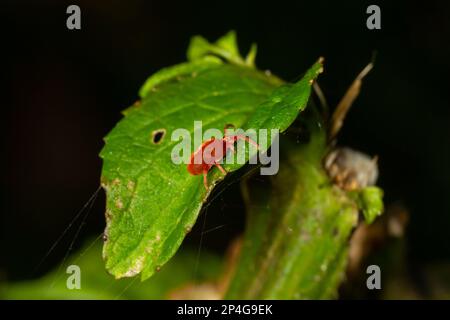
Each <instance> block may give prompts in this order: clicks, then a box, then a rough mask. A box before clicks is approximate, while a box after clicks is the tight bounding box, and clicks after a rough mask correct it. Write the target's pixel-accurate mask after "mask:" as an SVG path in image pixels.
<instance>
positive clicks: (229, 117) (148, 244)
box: [101, 34, 322, 280]
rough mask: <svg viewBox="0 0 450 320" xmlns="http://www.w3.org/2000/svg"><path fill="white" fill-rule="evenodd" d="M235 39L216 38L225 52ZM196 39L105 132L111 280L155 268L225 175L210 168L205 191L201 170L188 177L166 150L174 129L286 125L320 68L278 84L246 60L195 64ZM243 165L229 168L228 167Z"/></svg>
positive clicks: (144, 276)
mask: <svg viewBox="0 0 450 320" xmlns="http://www.w3.org/2000/svg"><path fill="white" fill-rule="evenodd" d="M195 39H197V40H195ZM233 39H235V38H234V36H233V35H232V34H231V35H228V36H226V37H225V38H223V39H221V40H219V41H218V42H217V44H216V46H217V47H220V48H221V50H227V52H228V53H229V56H228V57H232V56H234V54H235V53H236V52H237V49H236V50H234V49H233V43H235V40H233ZM201 43H202V40H199V38H194V44H192V45H191V46H190V59H191V60H193V61H192V62H190V64H187V65H184V66H182V67H174V68H172V69H170V71H164V72H165V75H164V76H157V77H156V78H154V79H157V80H153V83H157V87H155V86H154V85H153V83H152V81H150V80H149V81H150V83H151V84H150V85H148V87H150V88H153V89H151V90H148V89H143V90H141V93H142V96H143V97H144V98H143V99H142V101H141V103H140V105H138V106H134V107H132V108H129V109H128V110H127V111H126V117H125V118H124V119H122V120H121V121H120V122H119V123H118V124H117V125H116V127H115V128H114V129H113V130H112V131H111V132H110V133H109V134H108V135H107V137H106V138H105V142H106V144H105V147H104V149H103V150H102V152H101V157H102V158H103V171H102V186H103V188H104V189H105V190H106V194H107V208H106V223H107V226H106V230H105V234H106V236H107V241H106V242H105V244H104V248H103V256H104V259H105V262H106V269H107V270H108V271H109V272H110V273H111V274H113V275H114V276H115V277H116V278H121V277H130V276H134V275H136V274H138V273H141V274H142V279H143V280H145V279H147V278H148V277H150V276H151V275H152V274H153V273H154V272H155V271H157V270H159V269H160V268H161V266H162V265H163V264H165V263H166V262H167V261H168V260H169V259H170V258H171V257H172V256H173V255H174V253H175V252H176V251H177V249H178V247H179V246H180V244H181V242H182V240H183V239H184V237H185V235H186V233H188V232H189V231H190V230H191V228H192V226H193V225H194V223H195V221H196V219H197V216H198V214H199V212H200V210H201V207H202V205H203V203H205V201H206V200H207V197H208V195H209V193H210V192H211V190H212V188H213V187H214V185H215V184H216V183H218V182H219V181H220V180H222V179H223V175H222V174H221V173H220V172H218V171H217V170H216V169H213V170H211V172H210V173H209V174H208V179H209V186H210V187H209V189H208V190H205V188H204V186H203V183H202V178H201V176H193V175H190V174H189V173H188V172H187V170H186V165H176V164H174V163H173V162H172V160H171V150H172V148H173V147H174V146H175V145H176V144H177V143H178V141H171V135H172V133H173V132H174V130H176V129H178V128H185V129H187V130H188V131H189V133H190V134H191V136H192V135H193V133H194V128H193V123H194V121H198V120H201V121H202V122H203V130H207V129H209V128H218V129H221V128H224V127H225V125H226V124H233V125H234V126H235V127H236V128H243V129H244V130H246V129H248V128H252V129H255V130H258V129H260V128H267V129H270V128H278V129H280V130H281V131H283V130H285V129H286V128H287V127H288V126H289V125H290V124H291V123H292V122H293V121H294V119H295V118H296V117H297V114H298V112H299V111H301V110H303V109H304V108H305V106H306V103H307V101H308V97H309V95H310V91H311V88H310V87H311V84H312V81H313V80H314V79H315V78H316V77H317V75H318V73H319V72H320V71H321V68H322V64H321V62H317V63H316V64H315V65H314V66H313V67H312V68H311V69H310V70H308V71H307V73H306V74H305V76H304V77H303V79H302V80H300V81H299V82H298V83H297V84H294V85H283V86H281V87H279V86H280V84H281V83H282V82H281V81H280V80H279V79H278V78H276V77H274V76H271V75H267V74H265V73H262V72H260V71H258V70H256V69H253V68H249V67H247V66H242V65H236V64H228V63H217V62H213V63H212V64H208V65H207V66H206V65H205V64H204V62H201V63H200V64H201V67H200V68H198V69H196V68H195V66H194V65H193V63H197V61H203V60H201V59H204V58H201V57H202V56H203V54H201V50H200V49H199V48H201V47H202V46H203V45H204V43H203V44H201ZM192 48H196V49H195V50H194V49H192ZM193 52H194V53H193ZM233 59H234V58H233ZM177 70H178V71H180V75H179V76H175V74H176V71H177ZM186 70H189V72H186ZM158 78H159V79H162V81H159V80H158ZM277 87H279V88H278V89H277V90H275V91H274V89H275V88H277ZM272 92H273V94H272ZM155 133H158V134H159V135H160V137H161V135H163V136H162V138H161V139H160V141H158V143H155V142H154V141H153V139H152V137H153V136H154V135H155ZM196 147H198V145H196V146H194V148H196ZM192 150H194V149H192ZM240 167H242V164H241V165H233V166H230V167H229V171H233V170H237V169H238V168H240Z"/></svg>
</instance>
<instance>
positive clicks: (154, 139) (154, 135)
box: [152, 129, 166, 144]
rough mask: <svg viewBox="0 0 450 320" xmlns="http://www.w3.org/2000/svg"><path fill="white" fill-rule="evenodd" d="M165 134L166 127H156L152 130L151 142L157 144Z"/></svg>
mask: <svg viewBox="0 0 450 320" xmlns="http://www.w3.org/2000/svg"><path fill="white" fill-rule="evenodd" d="M165 135H166V129H158V130H155V131H153V132H152V142H153V143H154V144H159V143H161V142H162V140H163V139H164V136H165Z"/></svg>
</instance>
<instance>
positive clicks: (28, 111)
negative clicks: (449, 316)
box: [0, 0, 450, 280]
mask: <svg viewBox="0 0 450 320" xmlns="http://www.w3.org/2000/svg"><path fill="white" fill-rule="evenodd" d="M70 4H78V5H79V6H80V7H81V20H82V29H81V30H79V31H75V30H72V31H71V30H68V29H67V28H66V18H67V16H68V15H67V14H66V8H67V6H68V5H70ZM369 4H378V5H380V7H381V12H382V29H381V30H373V31H371V30H368V29H367V28H366V19H367V16H368V15H367V14H366V8H367V6H368V5H369ZM0 6H1V16H0V19H1V24H2V27H1V32H2V39H1V43H2V52H3V53H4V54H6V56H5V57H4V58H3V59H2V60H3V62H4V66H3V68H2V71H1V74H2V76H3V78H4V80H6V87H4V88H5V89H6V90H5V95H4V96H3V103H2V110H1V112H2V119H3V120H4V121H3V122H4V123H3V125H2V128H1V129H2V138H3V142H4V144H5V149H6V150H5V152H4V155H3V157H2V169H3V172H2V184H1V196H2V206H1V214H2V217H1V248H0V261H1V262H0V278H2V279H7V280H22V279H29V278H33V277H37V276H39V275H41V274H43V273H44V272H46V271H48V270H49V269H50V268H51V267H53V266H55V264H57V262H58V261H60V260H61V259H62V257H63V256H64V255H65V254H66V253H67V252H68V248H69V246H70V242H71V240H72V239H73V236H74V234H75V233H76V230H77V226H78V225H79V224H80V222H79V221H78V223H77V224H76V225H75V227H72V228H71V229H70V230H69V232H68V233H66V234H65V235H64V237H63V239H62V241H61V242H59V244H58V246H56V248H55V250H54V251H53V252H52V253H51V254H50V255H49V256H48V257H46V258H45V259H44V262H43V264H42V265H40V266H39V268H38V269H37V270H35V268H36V266H38V265H39V262H40V261H41V260H42V258H43V257H44V256H45V252H46V251H47V250H48V249H49V248H50V247H51V246H52V244H53V243H54V242H55V240H56V239H58V237H59V236H60V235H61V234H62V233H63V231H64V230H65V229H66V227H67V226H68V225H69V223H70V221H71V219H72V218H73V217H74V216H75V215H76V213H77V212H78V210H80V209H81V208H82V207H83V205H84V204H85V203H86V201H87V200H88V199H89V198H90V196H91V195H92V194H93V193H94V192H95V190H96V189H97V188H98V186H99V178H100V171H101V160H100V159H99V157H98V153H99V151H100V150H101V148H102V146H103V141H102V137H104V136H105V135H106V134H107V133H108V131H109V130H111V129H112V128H113V126H114V125H115V123H116V122H117V121H118V120H119V119H120V118H121V114H120V111H121V110H123V109H124V108H126V107H127V106H129V105H131V104H132V103H133V102H134V101H135V100H136V99H137V91H138V89H139V87H140V85H141V84H142V83H143V82H144V80H145V79H146V78H147V77H148V76H149V75H150V74H151V73H153V72H155V71H157V70H158V69H160V68H162V67H165V66H170V65H173V64H176V63H179V62H182V61H184V60H185V52H186V48H187V45H188V43H189V38H190V37H191V36H193V35H196V34H201V35H203V36H205V37H206V38H207V39H209V40H215V39H216V38H218V37H219V36H221V35H223V34H225V33H226V32H227V31H229V30H231V29H234V30H236V31H237V33H238V39H239V43H240V47H241V51H242V52H243V53H246V52H247V50H248V48H249V46H250V44H251V42H253V41H254V42H256V43H257V44H258V49H259V52H258V55H257V61H256V62H257V65H258V66H259V67H260V68H262V69H270V70H271V71H272V72H273V73H275V74H277V75H279V76H281V77H283V78H284V79H287V80H293V79H296V78H297V77H298V76H299V75H301V73H302V72H304V71H305V70H306V68H307V67H308V66H309V65H311V64H312V63H313V62H314V61H315V60H316V59H317V58H318V57H319V56H324V57H325V59H326V60H325V72H324V74H322V75H321V77H320V80H319V83H320V85H321V87H322V90H323V91H324V92H325V94H326V96H327V98H328V100H329V103H330V105H332V106H334V105H335V104H336V103H337V102H338V100H339V98H340V97H341V96H342V95H343V93H344V92H345V90H346V89H347V87H348V86H349V85H350V83H351V81H352V80H353V79H354V77H355V76H356V74H357V73H359V71H360V70H361V69H362V68H363V67H364V66H365V65H366V64H367V63H368V62H369V61H370V59H371V57H372V53H373V51H374V50H376V51H377V60H376V65H375V69H374V70H373V72H371V73H370V74H369V76H368V77H367V78H366V80H365V82H364V85H363V90H362V94H361V96H360V97H359V98H358V100H357V102H356V104H355V105H354V107H353V109H352V110H351V112H350V114H349V116H348V118H347V120H346V123H345V127H344V129H343V131H342V133H341V135H340V140H339V141H340V144H342V145H349V146H351V147H353V148H356V149H359V150H362V151H364V152H367V153H369V154H371V155H375V154H377V155H379V159H380V160H379V165H380V172H381V175H380V179H379V185H380V186H381V187H382V188H383V189H384V190H385V201H386V204H388V205H389V204H392V203H402V204H403V205H404V206H405V207H406V208H407V209H408V211H409V213H410V223H409V227H408V230H407V235H406V239H407V248H408V261H409V262H410V264H411V265H412V266H418V267H420V266H421V265H424V264H428V263H433V262H435V261H438V262H439V261H449V260H450V237H449V229H450V228H449V227H450V200H449V199H448V198H449V196H450V194H449V191H450V170H449V169H450V166H449V164H450V143H449V140H450V139H449V137H450V108H449V102H450V101H449V94H448V91H449V89H450V87H449V76H450V72H449V71H450V59H449V57H450V41H449V39H450V18H449V17H450V16H449V14H448V13H449V7H450V2H447V1H442V2H435V1H426V2H412V1H389V2H380V1H372V2H365V1H346V2H345V3H344V2H343V1H292V2H282V1H272V2H262V1H254V2H250V1H243V0H242V1H239V2H229V1H222V2H220V1H209V2H205V3H197V2H193V1H180V2H178V3H172V2H166V1H164V2H163V1H160V2H151V1H92V0H89V1H88V0H86V1H71V2H66V1H39V2H38V1H33V2H32V1H29V2H26V1H14V2H12V1H11V2H8V1H6V2H5V1H2V4H1V5H0ZM5 98H6V99H5ZM236 194H237V192H236V188H235V187H234V186H233V187H231V188H229V190H227V191H226V192H224V193H223V194H221V196H220V197H218V200H217V201H216V203H215V204H214V205H213V206H212V207H211V210H209V213H208V221H207V228H210V227H214V226H217V225H225V226H223V227H222V228H220V229H218V230H216V231H214V232H210V233H208V234H207V236H205V237H204V239H203V242H204V244H203V245H204V246H205V247H210V248H213V249H217V250H223V249H224V248H225V247H226V244H227V243H228V241H229V240H230V238H231V235H233V234H236V233H238V232H239V231H240V230H241V229H242V223H243V218H244V217H243V208H242V203H241V202H240V200H239V199H237V198H236ZM230 200H231V201H230ZM213 209H214V210H213ZM103 210H104V195H103V191H101V192H100V194H99V197H98V199H97V200H96V201H95V202H94V204H93V207H92V210H91V213H90V215H89V216H88V217H87V220H86V224H85V225H84V227H83V229H82V230H81V232H80V234H79V236H78V237H77V239H76V241H75V242H74V247H73V250H75V249H76V248H78V247H80V246H81V245H82V244H83V241H84V240H86V239H92V238H93V237H94V238H95V237H97V236H98V235H99V234H101V232H102V230H103V227H104V218H103ZM200 232H201V230H200V229H199V228H197V230H194V232H193V235H192V236H191V239H190V240H189V241H191V242H192V243H194V244H195V243H197V242H198V234H199V233H200Z"/></svg>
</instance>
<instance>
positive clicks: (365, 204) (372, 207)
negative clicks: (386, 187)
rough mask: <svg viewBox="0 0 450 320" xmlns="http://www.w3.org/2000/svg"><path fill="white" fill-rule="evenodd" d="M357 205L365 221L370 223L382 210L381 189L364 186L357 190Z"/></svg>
mask: <svg viewBox="0 0 450 320" xmlns="http://www.w3.org/2000/svg"><path fill="white" fill-rule="evenodd" d="M358 206H359V208H360V209H361V211H362V213H363V215H364V218H365V219H366V223H368V224H370V223H372V222H373V221H374V220H375V218H376V217H378V216H379V215H380V214H381V213H382V212H383V210H384V205H383V190H381V189H380V188H378V187H375V186H371V187H366V188H364V189H362V190H361V191H359V192H358Z"/></svg>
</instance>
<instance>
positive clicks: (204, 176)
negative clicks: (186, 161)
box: [203, 170, 208, 190]
mask: <svg viewBox="0 0 450 320" xmlns="http://www.w3.org/2000/svg"><path fill="white" fill-rule="evenodd" d="M203 185H204V186H205V189H206V190H208V170H204V171H203Z"/></svg>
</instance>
